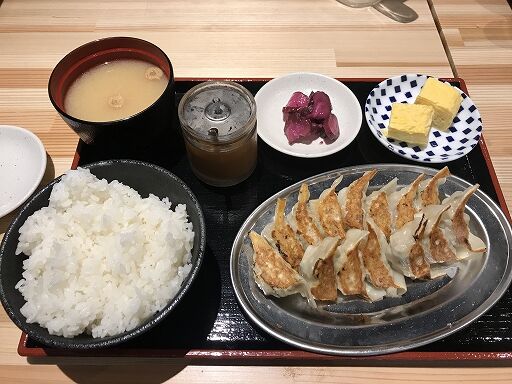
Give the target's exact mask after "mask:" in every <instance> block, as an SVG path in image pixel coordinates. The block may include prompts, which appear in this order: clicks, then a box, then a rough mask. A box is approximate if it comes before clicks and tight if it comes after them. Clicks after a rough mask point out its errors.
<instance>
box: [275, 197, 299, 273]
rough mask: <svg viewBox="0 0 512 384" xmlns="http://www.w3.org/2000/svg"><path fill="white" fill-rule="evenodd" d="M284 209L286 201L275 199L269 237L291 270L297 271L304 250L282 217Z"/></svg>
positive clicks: (283, 216)
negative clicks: (274, 209) (270, 236)
mask: <svg viewBox="0 0 512 384" xmlns="http://www.w3.org/2000/svg"><path fill="white" fill-rule="evenodd" d="M285 207H286V199H282V198H279V199H277V203H276V212H275V216H274V224H273V227H272V232H271V235H272V238H273V239H274V240H275V243H276V246H277V248H278V249H279V251H280V252H281V253H282V254H283V257H284V258H285V260H286V261H287V262H288V263H289V264H290V265H291V266H292V268H293V269H295V270H298V269H299V264H300V261H301V260H302V256H304V248H303V247H302V244H301V243H300V241H299V239H297V236H296V235H295V232H294V231H293V229H292V228H291V227H290V225H288V223H287V222H286V219H285V215H284V210H285Z"/></svg>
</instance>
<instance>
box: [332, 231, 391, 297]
mask: <svg viewBox="0 0 512 384" xmlns="http://www.w3.org/2000/svg"><path fill="white" fill-rule="evenodd" d="M367 235H368V232H367V231H363V230H360V229H349V230H348V231H347V235H346V237H345V240H344V241H343V243H342V244H341V245H340V246H339V247H338V248H337V250H336V256H335V259H334V270H335V272H336V280H337V283H338V289H339V290H340V291H341V293H343V294H344V295H358V296H361V297H363V298H365V299H367V300H370V301H376V300H380V299H382V298H383V297H384V296H385V295H386V291H385V290H382V289H377V288H374V287H372V286H370V284H368V283H366V281H365V278H366V273H365V269H364V266H363V261H362V259H361V255H360V252H359V244H360V242H361V240H363V239H364V238H365V237H366V236H367Z"/></svg>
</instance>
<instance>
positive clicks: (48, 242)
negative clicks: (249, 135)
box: [16, 168, 194, 337]
mask: <svg viewBox="0 0 512 384" xmlns="http://www.w3.org/2000/svg"><path fill="white" fill-rule="evenodd" d="M187 217H188V216H187V211H186V206H185V205H182V204H180V205H178V206H177V207H176V209H175V210H174V211H173V210H172V209H171V204H170V202H169V200H168V199H167V198H164V199H163V200H160V199H158V197H156V196H154V195H150V196H149V197H147V198H144V199H143V198H141V197H140V195H139V194H138V193H137V192H136V191H135V190H133V189H132V188H130V187H127V186H126V185H123V184H121V183H120V182H118V181H112V182H111V183H108V182H107V181H106V180H99V179H97V178H96V177H95V176H94V175H92V174H91V173H90V171H89V170H86V169H80V168H79V169H77V170H74V171H69V172H67V173H66V174H65V175H64V176H63V177H62V180H61V181H60V182H59V183H57V184H55V186H54V187H53V191H52V193H51V196H50V204H49V206H48V207H44V208H42V209H40V210H39V211H37V212H35V213H34V214H33V215H32V216H30V217H29V218H28V219H27V221H26V222H25V223H24V224H23V226H22V227H21V228H20V241H19V244H18V248H17V250H16V254H20V253H24V254H26V255H27V256H29V257H28V258H27V259H26V260H25V261H24V262H23V268H24V272H23V279H21V280H20V281H19V282H18V284H17V285H16V288H17V289H18V290H19V291H20V292H21V293H22V294H23V297H24V298H25V300H26V303H25V305H24V306H23V307H22V308H21V313H22V314H23V315H24V316H25V317H26V318H27V322H29V323H34V322H37V323H39V324H40V325H41V326H43V327H45V328H47V329H48V331H49V332H50V334H53V335H62V336H65V337H73V336H76V335H79V334H81V333H83V332H84V331H85V332H87V333H90V334H92V336H93V337H105V336H111V335H116V334H119V333H121V332H124V331H125V330H130V329H133V328H134V327H136V326H138V325H139V324H141V323H142V322H143V321H144V320H146V319H147V318H148V317H149V316H151V315H152V314H154V313H155V312H157V311H159V310H161V309H162V308H163V307H164V306H165V305H166V304H167V303H168V302H169V301H170V300H171V299H172V298H173V297H174V296H175V295H176V293H177V292H178V290H179V288H180V285H181V283H182V282H183V279H184V278H185V277H186V276H187V275H188V273H189V272H190V270H191V264H190V260H191V249H192V243H193V239H194V232H193V231H192V224H191V223H189V222H188V221H187Z"/></svg>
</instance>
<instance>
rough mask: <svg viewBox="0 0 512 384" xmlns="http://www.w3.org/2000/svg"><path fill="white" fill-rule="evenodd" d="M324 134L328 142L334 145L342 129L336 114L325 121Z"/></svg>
mask: <svg viewBox="0 0 512 384" xmlns="http://www.w3.org/2000/svg"><path fill="white" fill-rule="evenodd" d="M324 132H325V136H326V138H327V140H326V141H327V142H329V143H332V142H333V141H334V140H336V139H337V138H338V136H339V135H340V128H339V126H338V119H337V118H336V116H335V115H334V114H332V113H331V114H330V115H329V117H328V118H327V119H326V120H325V121H324Z"/></svg>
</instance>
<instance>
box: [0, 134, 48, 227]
mask: <svg viewBox="0 0 512 384" xmlns="http://www.w3.org/2000/svg"><path fill="white" fill-rule="evenodd" d="M45 169H46V151H45V150H44V146H43V143H42V142H41V140H39V138H38V137H37V136H36V135H34V134H33V133H32V132H30V131H28V130H26V129H23V128H20V127H15V126H11V125H0V217H3V216H5V215H7V214H8V213H10V212H12V211H14V210H15V209H16V208H18V207H19V206H20V205H21V204H23V203H24V202H25V201H26V200H27V199H28V198H29V197H30V195H32V193H33V192H34V191H35V190H36V188H37V186H38V185H39V183H40V182H41V179H42V178H43V175H44V171H45Z"/></svg>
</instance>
